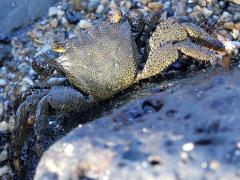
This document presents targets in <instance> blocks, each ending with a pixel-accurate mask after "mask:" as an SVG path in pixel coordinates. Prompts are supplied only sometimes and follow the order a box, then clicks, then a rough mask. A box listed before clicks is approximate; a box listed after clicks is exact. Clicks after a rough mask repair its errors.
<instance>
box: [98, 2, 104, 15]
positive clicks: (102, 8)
mask: <svg viewBox="0 0 240 180" xmlns="http://www.w3.org/2000/svg"><path fill="white" fill-rule="evenodd" d="M103 10H104V6H103V5H102V4H100V5H99V6H98V8H97V10H96V13H98V14H101V13H102V12H103Z"/></svg>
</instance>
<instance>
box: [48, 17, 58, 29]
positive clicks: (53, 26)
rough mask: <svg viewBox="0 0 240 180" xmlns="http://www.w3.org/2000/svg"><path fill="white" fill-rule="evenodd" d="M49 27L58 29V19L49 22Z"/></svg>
mask: <svg viewBox="0 0 240 180" xmlns="http://www.w3.org/2000/svg"><path fill="white" fill-rule="evenodd" d="M49 27H50V28H52V29H56V28H57V27H58V20H57V19H56V18H54V19H52V20H51V21H50V22H49Z"/></svg>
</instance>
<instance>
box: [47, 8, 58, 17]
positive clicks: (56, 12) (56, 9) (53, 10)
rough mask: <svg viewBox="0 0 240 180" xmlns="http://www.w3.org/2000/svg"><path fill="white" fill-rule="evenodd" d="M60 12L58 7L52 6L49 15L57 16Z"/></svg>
mask: <svg viewBox="0 0 240 180" xmlns="http://www.w3.org/2000/svg"><path fill="white" fill-rule="evenodd" d="M57 14H58V8H57V7H50V8H49V9H48V16H56V15H57Z"/></svg>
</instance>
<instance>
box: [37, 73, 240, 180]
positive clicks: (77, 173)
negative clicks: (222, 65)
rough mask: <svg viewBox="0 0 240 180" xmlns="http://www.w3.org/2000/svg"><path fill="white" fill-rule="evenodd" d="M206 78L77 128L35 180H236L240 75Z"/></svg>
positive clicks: (50, 152)
mask: <svg viewBox="0 0 240 180" xmlns="http://www.w3.org/2000/svg"><path fill="white" fill-rule="evenodd" d="M210 74H211V75H210ZM210 74H208V75H207V76H206V75H204V76H196V78H191V79H185V80H182V81H181V84H182V85H183V84H187V85H185V86H183V87H182V85H180V86H179V85H178V86H174V87H172V88H169V89H168V90H166V91H164V92H161V93H158V94H156V95H153V96H150V97H146V98H144V99H142V100H137V101H134V102H133V103H130V104H128V105H126V106H123V107H122V108H120V109H119V110H117V111H116V112H114V113H113V114H112V115H110V116H108V117H105V118H101V119H98V120H96V121H94V122H92V123H89V124H86V125H84V126H83V127H78V128H76V129H75V130H73V131H72V132H71V133H69V134H68V135H67V136H65V137H64V138H62V139H61V140H59V141H58V142H57V143H55V144H54V145H52V146H51V147H50V148H49V150H47V151H46V152H45V153H44V155H43V157H42V159H41V161H40V163H39V165H38V168H37V171H36V175H35V179H36V180H38V179H42V178H45V179H51V178H52V176H53V175H52V174H54V177H55V176H57V177H58V178H60V179H75V178H77V177H83V178H90V179H91V178H92V179H99V178H100V179H104V178H106V179H161V178H163V179H166V178H169V179H219V178H223V179H239V178H240V174H239V168H240V153H239V152H240V141H239V129H240V121H239V116H240V114H239V113H240V93H239V92H240V80H239V71H234V72H230V73H224V72H223V73H210ZM180 87H181V88H180ZM48 175H49V176H48Z"/></svg>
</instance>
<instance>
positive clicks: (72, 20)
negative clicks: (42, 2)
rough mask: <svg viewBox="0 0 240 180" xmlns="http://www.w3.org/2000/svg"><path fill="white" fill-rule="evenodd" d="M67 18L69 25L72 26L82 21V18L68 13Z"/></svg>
mask: <svg viewBox="0 0 240 180" xmlns="http://www.w3.org/2000/svg"><path fill="white" fill-rule="evenodd" d="M66 18H67V20H68V22H69V23H71V24H77V23H78V22H79V20H80V17H79V16H77V15H76V13H74V12H71V11H68V12H67V13H66Z"/></svg>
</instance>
